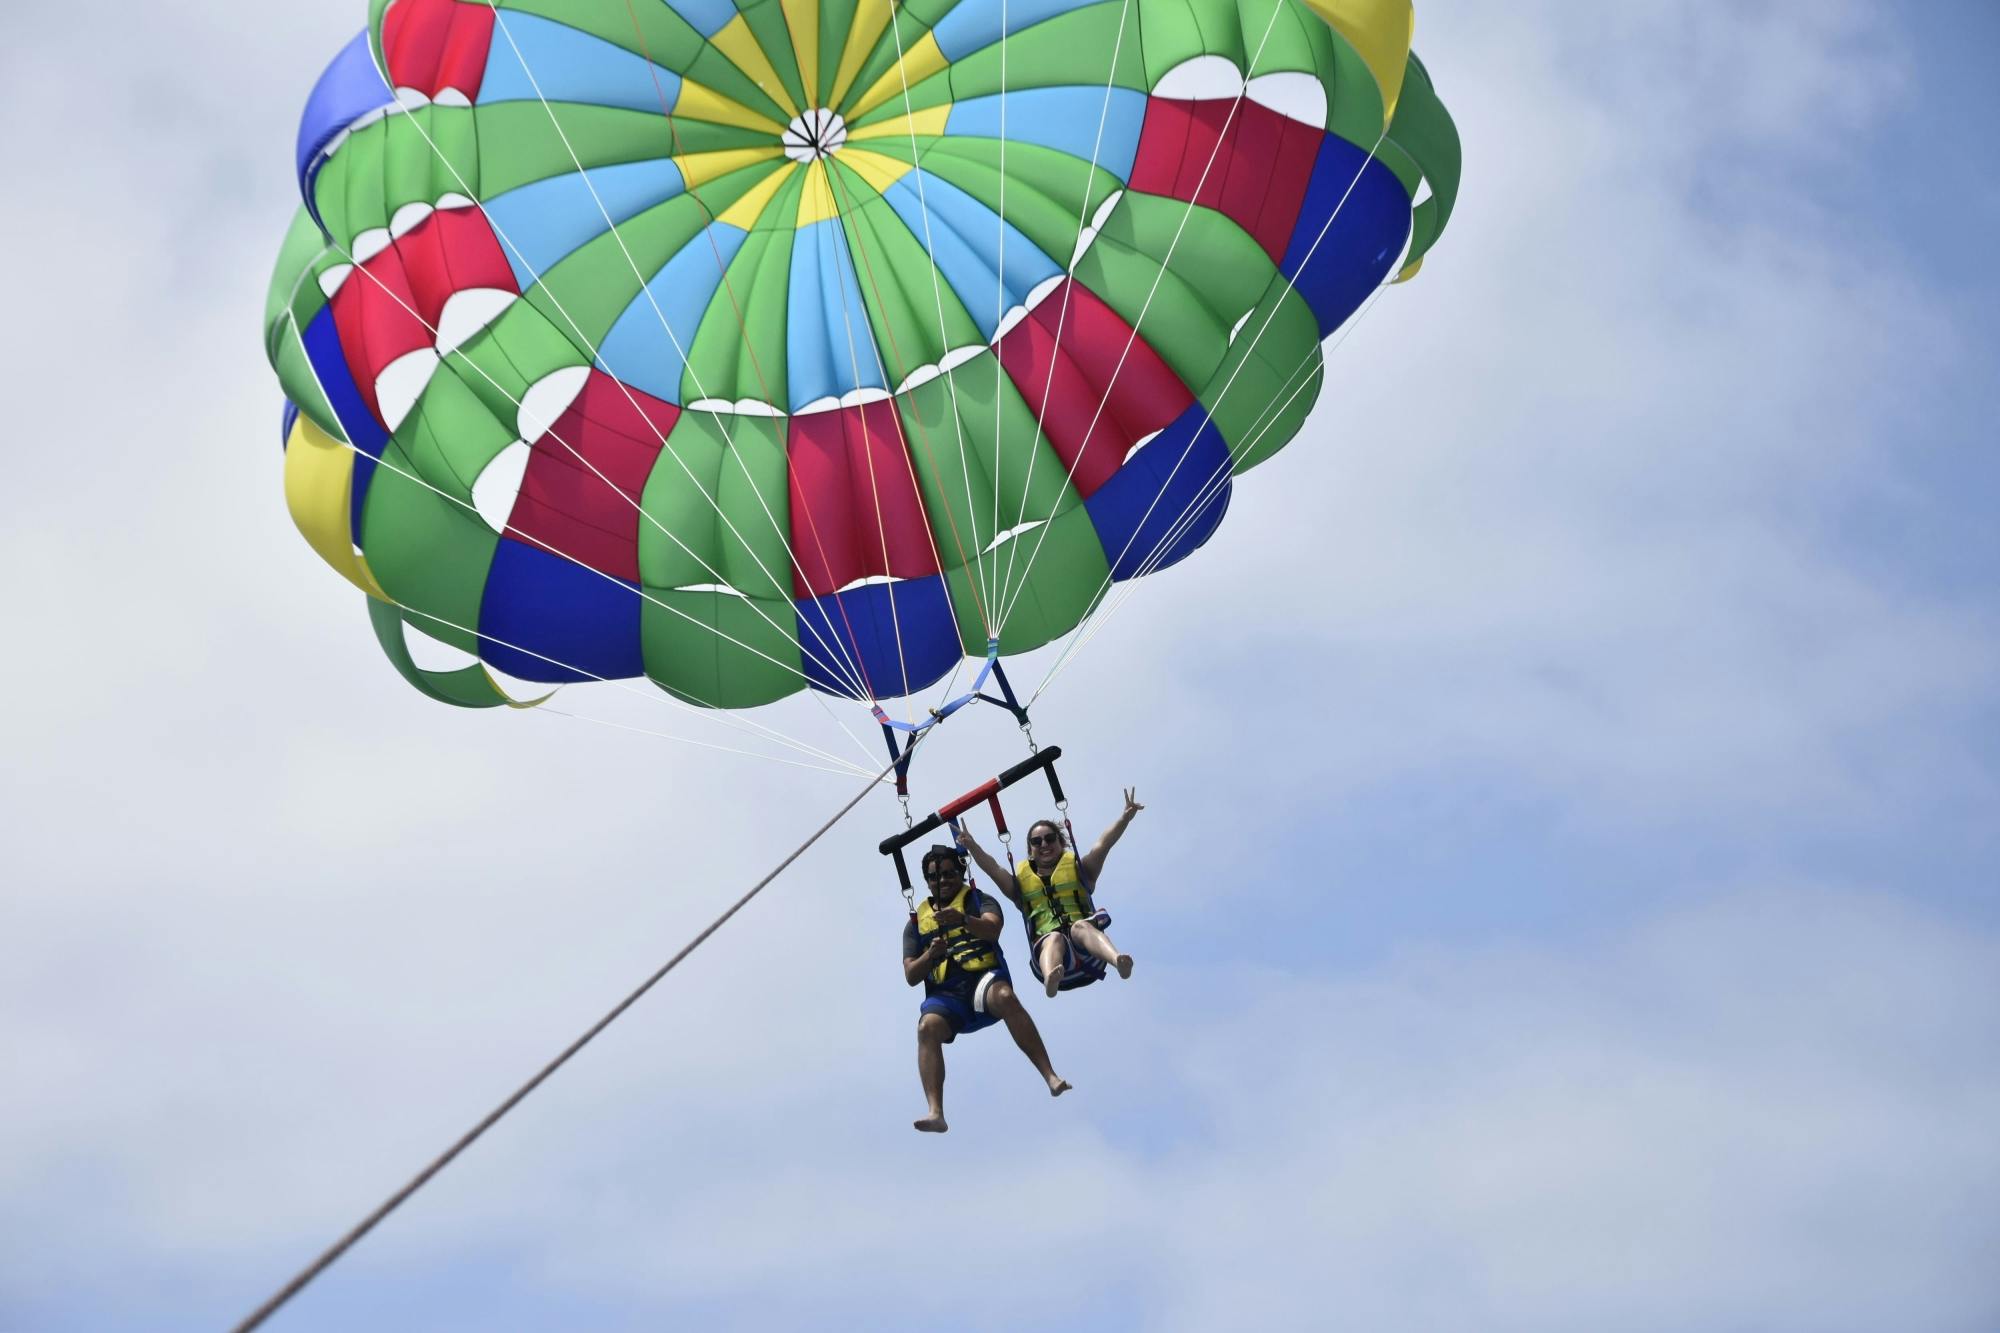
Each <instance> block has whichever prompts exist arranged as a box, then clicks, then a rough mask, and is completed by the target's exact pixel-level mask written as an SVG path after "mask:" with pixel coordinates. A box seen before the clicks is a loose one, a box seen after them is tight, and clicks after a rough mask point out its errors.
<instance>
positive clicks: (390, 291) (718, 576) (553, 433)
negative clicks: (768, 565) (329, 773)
mask: <svg viewBox="0 0 2000 1333" xmlns="http://www.w3.org/2000/svg"><path fill="white" fill-rule="evenodd" d="M330 248H332V249H333V250H335V251H337V252H338V253H339V254H340V255H341V257H342V258H344V259H346V260H348V261H349V262H350V264H351V266H352V267H353V269H354V271H355V272H358V273H361V274H365V275H366V276H367V278H368V279H369V281H371V282H373V283H374V284H375V285H376V286H377V287H378V288H380V289H381V290H382V291H383V292H384V293H385V294H386V295H387V296H388V297H389V299H390V300H392V301H394V302H395V303H396V304H397V305H399V306H401V307H402V308H403V310H404V311H405V312H406V313H408V314H409V315H410V317H411V318H413V319H415V320H416V321H417V322H418V324H420V325H421V326H422V327H423V328H424V329H426V330H428V331H429V332H430V334H431V336H432V337H433V338H435V337H437V336H438V331H437V329H436V327H435V326H434V325H432V324H431V323H430V321H428V320H426V319H424V317H423V315H422V314H421V313H419V312H418V311H417V310H416V309H415V308H413V307H412V306H411V305H410V304H409V302H407V301H405V300H404V299H403V298H402V297H401V296H400V295H398V294H397V292H396V291H395V289H394V288H392V287H390V286H389V285H388V284H387V283H385V282H383V281H382V279H381V278H380V277H379V276H377V275H376V274H375V273H374V272H373V271H372V270H371V269H369V268H368V267H367V266H365V265H362V264H354V263H353V262H352V261H353V259H354V256H353V254H352V252H350V251H349V250H348V249H347V248H346V247H345V246H343V245H341V244H339V243H338V242H336V243H335V244H334V245H333V246H332V247H330ZM292 333H293V336H294V337H295V338H297V339H298V341H299V344H300V346H301V347H303V346H304V344H305V338H304V335H303V334H302V333H301V332H300V330H299V328H298V321H297V319H293V320H292ZM451 355H452V356H455V357H457V358H458V359H459V362H460V363H461V364H464V365H467V366H470V367H471V368H472V369H473V370H475V371H476V372H478V374H479V377H480V378H481V379H483V380H485V381H486V382H487V383H488V384H490V385H492V386H493V388H494V390H495V391H496V392H498V393H499V394H500V396H501V397H503V398H505V399H506V400H507V401H508V402H510V403H512V404H513V405H514V408H515V410H516V411H517V412H519V411H520V410H521V408H522V401H521V399H519V398H516V397H515V396H514V395H513V393H512V392H510V391H509V390H508V389H507V387H506V386H505V385H503V384H501V383H500V381H498V380H496V379H494V378H493V375H492V373H491V372H490V371H488V370H487V369H486V368H485V367H484V366H482V365H480V364H479V363H478V362H477V361H474V360H473V359H472V358H471V357H470V356H469V355H467V353H466V352H465V351H464V349H463V348H454V349H452V352H451ZM509 364H510V365H511V364H512V361H511V360H509ZM323 388H324V386H322V389H323ZM636 407H637V405H636V404H635V405H634V408H635V410H636ZM640 415H641V416H642V417H643V416H644V413H641V414H640ZM544 434H545V435H546V436H547V438H549V439H552V440H554V441H555V442H556V443H557V444H559V445H561V446H562V447H563V448H564V449H566V450H568V451H569V453H570V455H571V456H572V457H574V458H576V459H577V461H578V462H580V463H582V464H583V465H584V466H585V467H586V468H588V469H590V471H591V472H593V473H595V474H596V475H597V476H598V477H599V478H600V479H603V480H604V482H605V484H606V485H607V486H609V487H611V490H612V491H613V493H615V494H617V495H618V496H620V497H621V498H623V499H624V500H625V501H626V502H627V503H631V504H634V505H635V506H636V503H637V502H636V501H633V500H632V497H631V496H629V495H626V494H625V492H624V491H622V490H620V489H619V488H618V486H617V485H616V484H615V483H613V482H611V481H610V480H609V479H608V478H605V477H604V474H603V473H601V472H599V471H598V470H597V468H596V467H595V466H594V465H593V464H591V463H590V461H589V460H588V459H586V458H584V456H583V454H582V452H581V451H579V450H578V449H577V448H576V447H575V446H574V445H572V444H570V442H569V441H568V440H566V439H564V438H563V437H562V435H561V434H560V433H559V432H558V431H557V430H556V429H555V427H554V425H553V424H551V425H550V426H549V429H548V430H546V431H545V432H544ZM655 434H659V432H658V429H657V427H656V428H655ZM342 443H345V444H347V445H348V447H349V448H353V445H352V444H351V443H350V442H347V441H342ZM662 444H663V445H664V444H665V440H664V438H662ZM666 451H667V453H668V454H669V455H671V456H672V457H673V458H674V460H675V461H676V462H679V461H680V455H679V454H678V453H676V452H675V451H674V450H673V447H672V446H671V445H667V446H666ZM357 452H358V451H357ZM370 457H372V455H370ZM376 461H377V462H378V463H380V462H381V461H382V460H380V459H377V460H376ZM412 461H414V460H412ZM681 466H682V470H683V471H687V472H688V477H689V479H690V480H694V473H693V472H692V471H691V470H689V469H688V468H687V465H686V464H685V463H682V465H681ZM391 470H392V471H395V472H397V473H398V474H399V475H402V476H409V477H410V479H411V480H413V481H421V478H417V477H414V476H411V474H409V473H407V472H404V471H403V470H402V469H400V468H393V467H392V468H391ZM452 479H453V480H454V481H456V482H458V483H459V484H460V485H462V486H465V487H466V489H467V490H468V491H469V490H470V489H471V484H470V483H469V482H467V481H466V479H465V478H464V477H461V476H459V475H458V474H457V473H456V472H454V473H453V474H452ZM422 484H423V485H425V486H426V487H428V488H429V489H430V490H433V491H436V492H437V493H438V494H439V495H444V496H445V497H446V498H447V499H449V500H451V501H452V502H453V503H454V504H458V505H460V506H461V507H463V508H465V509H467V510H470V511H471V512H472V513H474V514H475V515H477V514H478V513H479V511H478V508H477V506H474V505H470V504H467V503H466V502H465V501H463V500H460V499H459V498H458V497H457V496H455V495H450V494H449V493H448V492H445V491H443V490H439V488H437V487H436V486H432V485H430V483H429V482H423V483H422ZM695 485H696V487H697V489H699V488H700V485H701V483H700V482H699V481H698V480H696V481H695ZM704 493H705V492H704ZM710 503H711V504H714V503H715V502H714V500H713V499H712V498H711V500H710ZM639 512H640V514H641V515H642V516H644V517H645V518H647V519H648V520H649V521H651V522H652V524H653V525H654V527H656V528H658V530H659V532H660V534H661V535H662V536H664V537H665V538H666V539H667V540H668V541H671V542H672V543H674V545H676V546H678V547H680V549H681V550H682V551H684V552H686V554H687V555H688V556H689V558H691V559H692V560H694V561H695V563H697V564H699V565H700V566H701V567H702V569H704V570H705V571H707V573H708V574H709V575H710V576H711V577H713V578H714V579H715V581H716V582H717V583H718V584H721V585H723V586H728V580H726V579H724V578H723V576H722V573H721V571H719V570H717V569H716V568H715V567H714V566H713V565H711V564H709V563H708V561H707V560H705V559H703V558H702V556H701V555H700V554H699V553H697V552H696V551H695V550H694V549H693V548H692V547H690V546H689V545H688V544H687V543H686V542H685V541H682V540H681V538H680V537H679V536H677V535H676V534H675V533H673V532H671V531H669V530H668V529H667V528H666V527H665V526H664V525H662V524H661V523H660V522H659V520H658V519H656V518H653V517H652V516H651V515H650V514H646V512H645V510H644V509H643V508H640V509H639ZM717 512H718V513H720V512H721V510H720V506H719V505H718V506H717ZM485 521H486V520H485V518H484V516H483V515H482V516H480V522H481V523H484V522H485ZM725 521H726V520H725ZM739 538H740V534H739ZM534 545H535V546H536V547H537V549H540V550H545V551H548V552H549V553H550V554H552V555H559V556H561V557H562V558H563V559H565V560H568V561H570V562H571V563H572V564H575V565H579V566H582V567H583V568H585V569H588V570H590V572H591V573H593V574H596V575H598V576H599V577H601V578H606V579H610V580H611V581H612V582H613V583H616V584H618V586H619V587H621V588H628V587H631V585H630V584H627V583H626V582H624V581H623V580H622V579H618V578H614V577H613V576H612V575H610V574H606V573H605V572H604V571H603V570H601V569H597V568H595V567H594V566H591V565H589V564H586V563H585V562H584V561H582V560H579V559H577V558H576V557H575V556H572V555H570V554H569V553H568V552H566V551H559V550H557V549H556V548H555V547H554V546H551V545H550V544H548V543H547V542H544V541H540V540H536V541H535V542H534ZM745 545H746V547H747V546H748V543H747V542H745ZM752 555H753V557H754V555H755V553H754V552H752ZM760 564H761V562H760ZM765 573H766V575H767V576H769V571H768V570H766V571H765ZM774 581H775V579H774ZM632 590H633V591H634V592H635V593H637V594H638V595H639V596H640V597H642V598H644V599H645V600H647V601H649V602H652V603H653V604H654V605H656V606H658V607H660V608H661V609H663V610H672V611H673V612H674V614H675V615H677V616H679V617H680V618H681V619H683V620H686V621H688V622H689V623H690V624H694V625H699V626H701V627H702V628H704V629H706V630H708V631H709V632H710V633H711V634H714V635H715V636H716V637H717V638H720V639H723V640H726V641H727V642H729V643H731V644H734V645H735V646H737V647H739V648H744V649H747V650H748V651H750V652H754V653H756V654H757V655H758V656H759V657H762V658H764V659H765V660H766V661H768V662H771V663H773V664H775V665H777V666H780V667H783V668H784V669H785V670H787V671H790V672H791V673H792V674H793V675H795V676H797V677H799V679H800V680H802V681H804V682H806V683H807V684H808V685H810V684H811V683H812V678H811V677H810V676H807V675H806V674H805V673H804V672H803V671H801V670H799V669H798V668H797V667H794V666H791V665H790V664H789V663H785V662H780V661H779V660H778V659H777V658H775V657H772V656H771V655H770V654H769V653H766V652H763V651H761V650H759V649H756V648H751V647H750V646H749V645H748V644H746V643H743V642H742V641H741V640H739V639H736V638H734V637H732V636H731V635H730V634H729V633H728V632H727V631H725V630H723V629H721V628H719V627H718V626H714V625H710V624H709V623H708V622H707V621H704V620H701V619H699V618H697V617H694V616H690V615H688V614H687V613H686V612H684V611H680V610H678V609H677V608H672V607H669V606H667V604H666V603H665V602H662V601H660V600H659V599H658V598H657V597H653V596H651V595H650V594H648V593H647V592H646V591H645V589H644V588H633V589H632ZM744 600H745V601H746V602H748V603H749V605H750V607H751V609H752V610H753V611H756V612H757V614H758V615H760V616H762V617H763V619H764V621H765V622H766V623H767V624H769V625H770V626H771V627H772V628H773V629H774V630H777V631H778V632H779V633H780V634H783V633H784V632H785V631H784V627H783V626H781V625H779V624H778V622H777V621H776V620H775V619H773V618H772V616H771V614H770V613H769V612H768V611H765V610H764V609H763V608H762V607H760V606H758V605H757V602H756V599H755V598H750V597H746V598H744ZM799 650H800V651H801V652H802V653H804V652H806V651H807V650H806V647H805V645H804V644H803V643H801V644H800V645H799ZM810 655H811V656H812V660H814V661H815V662H820V664H821V665H823V666H824V665H826V663H825V662H823V661H821V659H820V658H819V657H818V656H817V655H816V654H810Z"/></svg>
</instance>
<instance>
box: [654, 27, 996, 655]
mask: <svg viewBox="0 0 2000 1333" xmlns="http://www.w3.org/2000/svg"><path fill="white" fill-rule="evenodd" d="M627 3H628V4H629V3H630V0H627ZM889 35H890V36H891V37H892V38H893V39H894V40H895V43H896V73H897V75H898V77H899V78H900V79H901V81H902V85H903V117H904V125H905V128H907V129H908V130H909V136H910V163H911V166H912V169H913V171H914V172H915V175H916V178H917V213H918V215H919V216H921V217H922V218H923V220H924V253H925V254H926V255H928V256H930V258H931V295H932V298H933V300H934V301H935V302H936V305H937V317H938V366H939V368H940V369H941V370H943V371H944V383H945V388H946V390H947V391H948V392H949V393H950V395H951V424H952V429H953V431H954V432H955V433H956V436H957V439H958V456H959V461H960V464H961V466H960V468H959V473H960V475H961V476H962V477H963V478H964V480H965V512H966V514H967V515H968V518H967V522H970V523H972V527H973V531H972V535H973V540H974V541H975V543H976V542H977V541H978V538H979V526H978V524H977V523H976V522H973V519H972V518H971V517H970V516H971V515H973V514H974V509H973V499H972V459H971V457H970V455H969V454H968V452H967V449H966V445H965V419H964V416H963V414H962V413H961V412H960V410H959V405H958V367H957V366H947V365H945V364H944V362H945V358H946V354H947V353H948V352H949V351H950V350H951V349H950V348H949V347H947V346H946V344H947V343H948V342H949V341H950V338H951V334H950V332H949V331H948V330H947V329H946V327H945V317H944V278H943V275H942V274H941V273H940V272H939V270H938V265H937V241H936V238H935V237H934V236H933V235H932V233H931V205H930V198H929V196H928V195H927V193H926V192H925V189H924V164H923V157H922V154H921V152H920V151H919V149H918V147H917V123H916V120H915V119H914V116H915V112H914V110H913V109H912V108H911V106H910V68H909V66H908V65H907V64H906V63H904V52H903V30H902V28H901V27H899V26H898V24H897V22H896V18H895V16H894V15H891V16H890V21H889ZM1000 86H1001V92H1002V94H1003V97H1004V94H1005V91H1006V86H1007V85H1006V69H1005V64H1004V61H1003V63H1002V69H1001V82H1000ZM1001 129H1002V132H1003V139H1002V157H1001V163H1000V170H1001V175H1000V190H1001V215H1002V216H1003V217H1004V216H1005V215H1006V190H1007V176H1006V170H1007V163H1006V157H1005V139H1004V132H1005V129H1006V103H1005V101H1004V100H1003V101H1002V102H1001ZM827 174H828V177H829V179H830V178H831V176H832V171H831V169H830V168H829V169H828V172H827ZM994 365H995V371H996V373H997V372H998V365H999V361H998V354H997V352H996V354H995V361H994ZM906 373H909V372H906ZM993 452H994V483H993V505H994V517H995V519H996V520H997V519H998V517H999V505H1000V489H999V452H1000V432H999V408H998V406H997V405H996V406H995V408H994V434H993ZM947 512H949V510H947ZM999 530H1000V529H999V524H998V522H997V521H996V522H995V524H994V527H993V531H994V532H996V533H997V532H998V531H999ZM983 554H984V552H983V551H982V552H981V555H983ZM971 572H972V575H973V579H974V581H975V582H976V583H979V584H980V585H981V587H982V589H983V593H984V601H983V603H982V607H983V606H990V605H994V604H996V603H997V602H998V600H999V599H998V596H997V592H998V590H997V589H996V588H995V587H994V586H993V585H992V583H991V581H990V575H988V573H987V572H986V569H985V561H984V560H980V561H978V563H977V567H976V568H974V569H973V570H972V571H971ZM981 618H982V619H985V618H986V617H985V614H984V611H983V609H982V612H981ZM992 632H993V631H992V627H991V625H990V624H989V626H988V628H987V633H988V635H989V636H990V635H991V634H992ZM950 693H951V689H950V687H949V686H947V687H946V688H945V694H946V695H949V694H950Z"/></svg>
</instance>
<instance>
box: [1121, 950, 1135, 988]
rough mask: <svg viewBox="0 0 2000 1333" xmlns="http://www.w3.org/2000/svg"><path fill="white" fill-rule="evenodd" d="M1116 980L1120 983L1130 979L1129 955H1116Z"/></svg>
mask: <svg viewBox="0 0 2000 1333" xmlns="http://www.w3.org/2000/svg"><path fill="white" fill-rule="evenodd" d="M1118 979H1119V980H1120V981H1130V980H1131V979H1132V955H1131V954H1129V953H1121V954H1119V955H1118Z"/></svg>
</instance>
